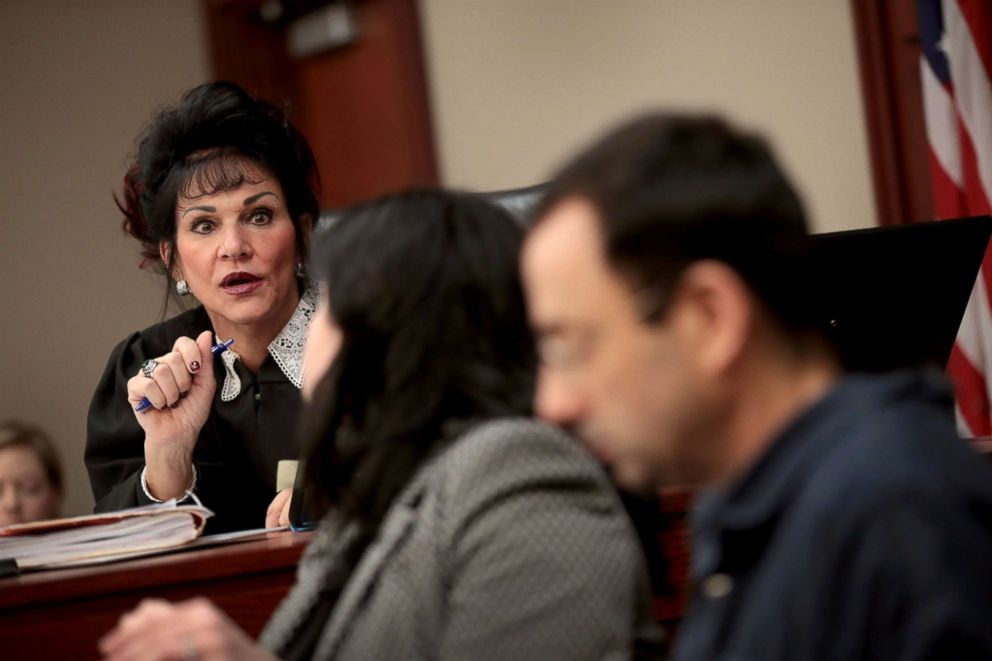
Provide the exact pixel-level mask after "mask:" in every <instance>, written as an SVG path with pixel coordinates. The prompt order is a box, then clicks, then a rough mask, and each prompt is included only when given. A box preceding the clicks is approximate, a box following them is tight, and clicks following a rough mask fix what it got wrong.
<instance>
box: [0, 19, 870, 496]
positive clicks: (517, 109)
mask: <svg viewBox="0 0 992 661" xmlns="http://www.w3.org/2000/svg"><path fill="white" fill-rule="evenodd" d="M422 8H423V19H424V28H425V33H426V34H425V37H426V43H427V47H428V74H429V77H430V83H431V85H432V92H433V111H434V118H435V128H436V133H437V138H438V141H439V155H440V158H441V163H442V168H443V174H444V179H445V181H446V182H447V183H450V184H453V185H458V186H467V187H471V188H476V189H497V188H505V187H512V186H518V185H525V184H530V183H534V182H537V181H540V180H541V179H542V178H544V177H546V176H547V174H548V173H549V171H550V169H551V168H552V167H553V166H554V164H556V163H557V162H558V161H559V160H560V159H562V158H563V157H564V156H565V155H566V154H568V153H569V152H571V151H572V150H573V149H574V148H575V146H576V145H577V143H579V142H581V141H585V140H587V139H589V138H590V137H591V136H592V135H593V134H595V133H596V132H598V131H599V130H601V129H602V128H603V127H605V126H606V125H608V124H610V123H611V122H613V121H615V120H617V119H619V118H621V117H624V116H626V115H628V114H630V113H631V112H633V111H636V110H641V109H645V108H650V107H679V108H692V109H695V108H709V109H719V110H721V111H725V112H727V113H728V114H730V115H731V116H733V117H734V118H736V119H737V120H739V121H742V122H744V123H746V124H748V125H751V126H754V127H757V128H759V129H760V130H762V131H764V132H766V133H767V134H768V135H770V136H771V137H772V139H773V140H774V141H775V143H776V145H777V147H778V149H779V151H780V153H781V154H782V156H783V158H784V160H785V161H786V164H787V166H788V167H789V168H790V169H791V170H792V171H793V173H794V174H795V176H796V179H797V181H798V183H799V184H800V186H801V187H802V188H803V190H804V191H805V193H806V194H807V199H808V200H809V202H810V208H811V211H812V214H813V216H814V218H815V220H816V223H817V226H818V227H820V228H822V229H839V228H844V227H854V226H864V225H868V224H871V223H872V222H873V217H874V214H873V208H872V202H871V194H870V188H869V174H868V164H867V156H866V148H865V137H864V129H863V126H862V115H861V108H860V101H859V96H858V88H857V77H856V69H855V56H854V45H853V40H852V31H851V26H850V17H849V15H848V9H847V3H846V2H822V1H820V0H802V1H798V0H725V1H721V2H716V1H713V0H617V1H615V2H594V1H592V0H422ZM204 39H205V35H204V28H203V22H202V16H201V14H200V0H3V1H2V2H0V83H2V86H3V88H2V89H3V92H2V94H3V97H2V98H3V102H2V104H0V150H2V151H0V153H2V156H3V157H2V159H0V201H2V207H0V283H2V285H3V288H4V297H3V298H4V303H5V304H4V307H3V312H4V315H3V317H4V321H3V323H2V324H0V374H2V379H0V418H5V417H8V416H17V417H20V418H24V419H27V420H32V421H35V422H38V423H41V424H42V425H43V426H44V427H45V428H47V429H48V430H49V431H50V432H51V433H52V435H53V436H54V437H55V438H56V440H57V442H58V443H59V445H60V446H61V448H62V450H63V455H64V459H65V463H66V467H67V473H68V494H67V495H68V500H67V505H66V508H65V510H66V513H68V514H78V513H82V512H85V511H88V510H89V509H90V508H91V506H92V498H91V496H90V492H89V486H88V482H87V479H86V474H85V471H84V470H83V467H82V454H83V442H84V436H85V418H86V408H87V405H88V402H89V398H90V395H91V393H92V390H93V387H94V385H95V383H96V380H97V379H98V378H99V375H100V373H101V370H102V369H103V367H104V364H105V361H106V358H107V355H108V353H109V351H110V349H111V347H112V346H113V344H114V343H116V342H117V341H119V340H120V339H122V338H123V337H124V335H126V334H127V333H128V332H130V331H132V330H135V329H137V328H141V327H143V326H145V325H148V324H150V323H153V322H155V321H156V320H157V319H158V315H159V311H160V305H161V301H162V296H161V290H160V288H159V283H158V281H157V280H156V279H155V278H153V277H152V276H150V275H148V274H144V273H142V272H140V271H138V270H137V268H136V262H137V254H136V246H135V244H134V243H133V242H132V241H130V240H128V239H127V238H125V237H124V236H123V235H122V234H121V232H120V229H119V221H120V218H119V214H118V213H117V212H116V210H115V208H114V206H113V202H112V200H111V197H110V196H111V193H112V192H113V191H114V190H115V189H116V187H117V186H118V184H119V182H120V180H121V176H122V175H123V172H124V167H125V164H126V160H127V158H126V157H127V154H128V153H129V151H130V149H131V147H132V144H131V141H132V139H133V137H134V136H135V134H136V133H137V132H138V130H139V128H140V126H141V125H142V124H143V123H144V121H145V120H147V119H148V118H149V116H150V115H151V113H152V111H153V109H154V108H155V107H156V106H159V105H162V104H165V103H170V102H173V101H175V100H176V99H177V98H178V96H179V94H180V93H181V91H182V90H184V89H186V88H188V87H189V86H191V85H193V84H195V83H197V82H200V81H202V80H205V79H206V76H207V75H208V62H207V55H206V48H205V42H204Z"/></svg>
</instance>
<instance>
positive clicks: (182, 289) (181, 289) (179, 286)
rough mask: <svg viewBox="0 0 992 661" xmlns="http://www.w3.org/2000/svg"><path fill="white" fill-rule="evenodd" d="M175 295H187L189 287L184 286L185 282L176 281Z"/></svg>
mask: <svg viewBox="0 0 992 661" xmlns="http://www.w3.org/2000/svg"><path fill="white" fill-rule="evenodd" d="M176 293H177V294H179V295H180V296H188V295H189V285H188V284H186V281H185V280H176Z"/></svg>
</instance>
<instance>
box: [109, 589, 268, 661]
mask: <svg viewBox="0 0 992 661" xmlns="http://www.w3.org/2000/svg"><path fill="white" fill-rule="evenodd" d="M99 647H100V653H101V654H103V656H104V657H105V658H106V659H108V660H109V661H137V660H139V659H140V660H142V661H165V660H166V659H174V660H175V661H188V660H189V659H197V660H198V661H215V660H216V661H220V660H222V659H225V660H226V659H237V660H241V659H246V660H252V659H258V660H262V659H266V660H271V659H273V657H272V656H271V655H270V654H268V653H266V652H264V651H262V650H260V649H258V648H257V647H255V644H254V642H253V641H252V640H251V639H250V638H249V637H248V635H247V634H245V632H244V631H242V630H241V629H239V628H238V626H237V625H236V624H234V623H233V622H232V621H231V620H230V619H229V618H228V617H227V616H226V615H224V613H223V612H221V610H220V609H218V608H217V607H216V606H214V605H213V604H212V603H210V602H209V601H208V600H206V599H204V598H202V597H200V598H197V599H191V600H189V601H184V602H180V603H177V604H171V603H169V602H167V601H162V600H161V599H145V600H144V601H142V602H141V603H140V604H138V607H137V608H135V609H134V610H133V611H131V612H130V613H126V614H124V615H123V616H122V617H121V619H120V620H118V622H117V626H116V627H115V628H114V629H113V631H111V632H110V633H108V634H107V635H106V636H104V637H103V638H101V639H100V642H99Z"/></svg>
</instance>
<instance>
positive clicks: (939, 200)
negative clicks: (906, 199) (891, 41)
mask: <svg viewBox="0 0 992 661" xmlns="http://www.w3.org/2000/svg"><path fill="white" fill-rule="evenodd" d="M916 4H917V16H918V18H919V27H920V38H921V41H922V44H921V45H922V49H923V53H922V55H921V57H920V76H921V78H922V82H923V105H924V110H925V116H926V127H927V140H928V142H929V144H930V172H931V178H932V182H933V202H934V215H935V216H936V217H937V218H957V217H961V216H976V215H982V214H988V213H989V211H990V205H989V201H990V200H992V83H990V81H992V76H990V73H992V2H989V0H917V3H916ZM948 372H949V373H950V376H951V379H952V380H953V381H954V389H955V394H956V399H957V420H958V428H959V429H960V431H961V432H962V434H964V435H966V436H988V435H990V434H992V415H990V410H992V407H990V400H992V397H990V395H992V393H990V391H989V386H990V385H992V251H987V252H986V253H985V261H984V263H983V264H982V270H981V274H980V275H979V277H978V281H977V282H976V283H975V288H974V290H973V291H972V293H971V299H970V300H969V302H968V307H967V309H966V310H965V314H964V319H963V320H962V322H961V328H960V330H959V331H958V337H957V341H956V343H955V345H954V349H953V350H952V352H951V359H950V362H949V363H948Z"/></svg>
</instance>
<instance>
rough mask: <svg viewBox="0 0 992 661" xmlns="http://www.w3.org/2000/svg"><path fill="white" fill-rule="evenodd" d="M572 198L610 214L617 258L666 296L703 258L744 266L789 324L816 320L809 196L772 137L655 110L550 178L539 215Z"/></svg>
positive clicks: (609, 237) (611, 252)
mask: <svg viewBox="0 0 992 661" xmlns="http://www.w3.org/2000/svg"><path fill="white" fill-rule="evenodd" d="M568 198H581V199H584V200H587V201H588V202H590V203H591V204H592V205H593V206H594V207H595V208H596V210H597V212H598V214H599V216H600V224H601V230H602V234H603V240H604V244H605V247H606V253H607V258H608V260H609V261H610V263H611V265H612V266H613V267H614V268H616V269H617V270H618V271H619V272H620V273H622V274H623V275H624V276H625V277H626V278H627V279H628V280H629V281H630V283H631V287H632V288H634V289H637V290H644V291H646V292H650V293H653V294H654V295H655V296H657V297H659V305H658V307H657V309H656V310H655V312H657V315H655V316H658V317H660V316H661V314H662V313H663V312H664V309H665V304H666V303H667V300H668V299H667V295H668V294H669V293H670V292H671V291H672V290H673V289H674V288H675V286H676V285H677V282H678V279H679V278H680V276H681V275H682V273H683V272H684V271H685V269H686V268H687V267H688V266H689V265H690V264H692V263H693V262H696V261H699V260H702V259H714V260H719V261H721V262H724V263H726V264H727V265H729V266H730V267H731V268H733V269H734V271H736V272H737V273H738V274H739V275H740V276H741V278H742V279H743V280H744V282H745V283H746V284H747V285H748V287H750V289H751V290H752V291H753V292H754V294H755V295H756V296H757V298H758V299H760V300H761V301H762V302H763V303H764V304H765V306H766V307H767V308H768V310H769V311H770V312H771V314H772V316H773V318H775V319H777V320H778V321H779V322H780V324H781V325H782V326H783V327H785V328H786V329H789V330H804V329H808V328H810V327H812V325H813V317H812V313H811V310H809V309H808V305H806V304H805V301H808V300H810V298H811V296H810V292H808V291H806V290H805V288H806V285H805V283H806V280H807V278H806V277H805V276H804V275H803V273H802V271H803V266H804V262H805V256H806V254H807V251H808V240H809V239H808V232H807V225H806V218H805V215H804V213H803V209H802V204H801V202H800V200H799V196H798V195H797V194H796V191H795V190H794V189H793V187H792V185H791V184H790V182H789V181H788V179H787V178H786V176H785V174H784V172H783V171H782V169H781V168H780V167H779V166H778V164H777V163H776V162H775V159H774V158H773V157H772V154H771V152H770V151H769V148H768V147H767V145H766V144H765V142H764V141H763V140H762V139H761V138H759V137H757V136H755V135H750V134H746V133H743V132H740V131H738V130H735V129H734V128H732V127H731V126H729V125H728V124H727V123H726V122H724V121H723V120H721V119H719V118H716V117H707V116H688V115H675V114H652V115H647V116H643V117H640V118H637V119H634V120H633V121H630V122H627V123H625V124H623V125H621V126H620V127H619V128H617V129H615V130H614V131H612V132H610V133H609V134H607V135H606V136H605V137H604V138H602V139H600V140H599V141H598V142H596V143H594V144H593V145H592V146H591V147H589V148H588V149H586V150H585V151H583V152H582V153H580V154H579V155H578V156H577V157H576V158H575V159H573V160H572V161H571V162H570V163H568V164H567V165H566V166H565V167H564V168H563V169H562V170H561V171H560V172H559V173H558V174H557V175H556V176H555V177H554V179H553V180H552V181H551V184H550V186H549V189H548V192H547V194H546V195H545V197H544V199H543V200H542V202H541V204H540V206H539V208H538V209H537V214H536V218H537V219H538V222H540V218H541V217H542V216H543V215H545V214H546V213H547V212H549V211H550V210H551V209H552V208H553V207H555V206H556V205H558V204H559V203H560V202H562V201H563V200H565V199H568Z"/></svg>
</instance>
